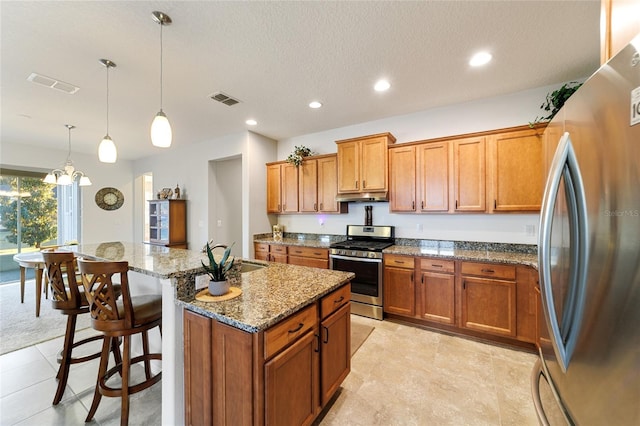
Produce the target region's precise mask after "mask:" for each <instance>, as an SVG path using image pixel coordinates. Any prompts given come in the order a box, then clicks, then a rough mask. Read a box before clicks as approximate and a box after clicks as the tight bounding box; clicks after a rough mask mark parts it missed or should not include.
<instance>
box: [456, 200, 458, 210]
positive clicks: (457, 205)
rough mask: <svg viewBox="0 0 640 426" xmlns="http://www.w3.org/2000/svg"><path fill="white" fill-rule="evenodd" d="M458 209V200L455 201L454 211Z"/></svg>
mask: <svg viewBox="0 0 640 426" xmlns="http://www.w3.org/2000/svg"><path fill="white" fill-rule="evenodd" d="M457 208H458V200H456V209H457Z"/></svg>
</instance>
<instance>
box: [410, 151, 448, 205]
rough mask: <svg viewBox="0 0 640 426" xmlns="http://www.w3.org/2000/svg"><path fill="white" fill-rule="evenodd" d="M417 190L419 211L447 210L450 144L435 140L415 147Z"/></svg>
mask: <svg viewBox="0 0 640 426" xmlns="http://www.w3.org/2000/svg"><path fill="white" fill-rule="evenodd" d="M416 154H417V156H418V161H417V169H418V170H417V186H418V188H417V190H418V200H417V201H418V203H419V206H416V207H417V208H419V211H421V212H446V211H448V210H449V179H450V173H449V170H450V165H449V164H450V163H451V160H450V158H451V144H450V143H449V142H435V143H429V144H422V145H418V146H417V147H416Z"/></svg>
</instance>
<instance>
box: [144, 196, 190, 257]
mask: <svg viewBox="0 0 640 426" xmlns="http://www.w3.org/2000/svg"><path fill="white" fill-rule="evenodd" d="M149 243H150V244H154V245H161V246H166V247H172V248H185V249H186V248H187V201H186V200H149Z"/></svg>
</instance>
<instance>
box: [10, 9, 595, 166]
mask: <svg viewBox="0 0 640 426" xmlns="http://www.w3.org/2000/svg"><path fill="white" fill-rule="evenodd" d="M154 10H160V11H163V12H165V13H167V14H168V15H169V16H171V18H172V19H173V24H172V25H170V26H167V27H165V28H164V30H163V39H164V102H163V103H164V111H165V113H166V114H167V116H168V117H169V119H170V121H171V124H172V128H173V135H174V142H173V143H174V146H184V145H188V144H191V143H198V142H203V141H207V140H212V139H215V138H216V137H219V136H223V135H227V134H231V133H236V132H240V131H243V130H245V129H247V128H248V126H247V125H246V124H245V123H244V122H245V120H246V119H248V118H254V119H256V120H257V121H258V125H257V126H255V127H252V128H251V130H252V131H255V132H257V133H260V134H263V135H265V136H268V137H271V138H274V139H283V138H288V137H293V136H297V135H301V134H306V133H312V132H317V131H321V130H326V129H332V128H336V127H341V126H345V125H350V124H356V123H360V122H365V121H369V120H375V119H379V118H383V117H389V116H394V115H400V114H407V113H411V112H415V111H421V110H425V109H429V108H432V107H436V106H441V105H447V104H454V103H459V102H464V101H469V100H473V99H478V98H484V97H490V96H495V95H500V94H506V93H513V92H517V91H521V90H526V89H529V88H534V87H540V86H545V85H549V84H556V83H561V82H565V81H569V80H573V79H577V78H582V77H586V76H588V75H590V74H591V73H593V72H594V71H595V70H596V68H597V67H598V61H599V13H600V2H599V1H597V0H596V1H577V2H576V1H537V2H536V1H422V2H395V1H394V2H381V1H378V2H344V1H337V2H213V1H211V2H207V1H199V2H178V1H171V2H157V1H156V2H145V1H135V2H106V1H105V2H103V1H83V2H59V1H55V2H54V1H44V2H27V1H17V2H12V1H2V2H0V13H1V25H2V26H1V37H2V38H1V48H2V50H1V83H2V85H1V97H2V104H1V107H2V111H1V112H2V118H1V120H2V123H1V124H2V128H1V139H0V142H2V141H7V142H16V143H21V144H29V145H36V146H47V147H51V148H58V149H63V150H64V149H66V144H67V131H66V129H65V128H64V124H65V123H71V124H75V125H76V126H77V129H76V130H74V134H73V150H74V151H78V152H86V153H92V152H95V153H97V146H98V143H99V141H100V140H101V139H102V136H104V134H105V132H106V115H105V114H106V71H105V68H104V67H103V66H102V65H101V64H100V63H99V62H98V60H99V59H100V58H107V59H110V60H112V61H114V62H115V63H116V64H117V68H115V69H112V70H111V71H110V73H109V80H110V129H109V133H110V135H111V137H112V138H113V140H114V141H115V143H116V145H117V146H118V152H119V156H120V158H124V159H135V158H140V157H144V156H148V155H153V154H156V153H159V152H161V149H160V148H155V147H153V146H151V142H150V137H149V126H150V123H151V121H152V119H153V117H154V115H155V114H156V112H157V111H158V110H159V106H160V99H159V85H160V82H159V67H160V59H159V56H160V55H159V54H160V47H159V46H160V43H159V39H160V27H159V25H158V24H156V23H155V22H154V21H153V20H152V19H151V12H152V11H154ZM481 49H486V50H489V51H491V52H492V53H493V56H494V59H493V61H492V62H491V63H490V64H489V65H488V66H487V67H484V68H481V69H477V68H475V69H472V68H470V67H469V66H468V65H467V61H468V59H469V57H470V56H471V55H472V54H473V53H475V52H476V51H478V50H481ZM32 72H37V73H40V74H43V75H45V76H48V77H53V78H55V79H59V80H62V81H64V82H67V83H71V84H73V85H76V86H79V87H80V90H79V91H78V92H77V93H76V94H74V95H68V94H66V93H63V92H60V91H56V90H52V89H48V88H46V87H43V86H39V85H36V84H34V83H31V82H29V81H27V77H28V76H29V75H30V74H31V73H32ZM380 77H387V78H388V79H389V80H390V81H391V83H392V87H391V89H390V90H389V91H388V92H386V93H376V92H374V91H373V90H372V85H373V83H374V82H375V81H376V80H377V79H378V78H380ZM217 91H223V92H225V93H227V94H229V95H231V96H233V97H235V98H237V99H239V100H240V101H241V103H240V104H238V105H235V106H233V107H228V106H225V105H223V104H220V103H217V102H214V101H212V100H211V99H209V95H210V94H212V93H214V92H217ZM314 99H317V100H320V101H321V102H322V103H323V104H324V107H323V108H321V109H318V110H312V109H309V108H308V107H307V104H308V103H309V102H310V101H311V100H314Z"/></svg>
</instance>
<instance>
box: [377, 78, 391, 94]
mask: <svg viewBox="0 0 640 426" xmlns="http://www.w3.org/2000/svg"><path fill="white" fill-rule="evenodd" d="M390 87H391V83H389V82H388V81H387V80H378V81H377V82H376V84H375V86H373V90H375V91H376V92H386V91H387V90H389V88H390Z"/></svg>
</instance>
